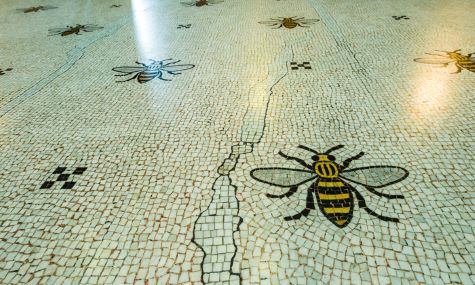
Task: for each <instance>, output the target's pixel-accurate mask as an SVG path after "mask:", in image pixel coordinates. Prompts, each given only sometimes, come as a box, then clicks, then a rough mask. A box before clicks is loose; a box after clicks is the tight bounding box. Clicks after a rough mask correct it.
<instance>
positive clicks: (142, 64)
mask: <svg viewBox="0 0 475 285" xmlns="http://www.w3.org/2000/svg"><path fill="white" fill-rule="evenodd" d="M135 63H137V64H140V65H141V66H144V67H145V66H147V65H146V64H145V63H143V62H139V61H136V62H135Z"/></svg>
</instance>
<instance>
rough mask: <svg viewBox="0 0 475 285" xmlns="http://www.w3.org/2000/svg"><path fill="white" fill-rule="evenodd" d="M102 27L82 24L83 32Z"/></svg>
mask: <svg viewBox="0 0 475 285" xmlns="http://www.w3.org/2000/svg"><path fill="white" fill-rule="evenodd" d="M103 28H104V27H101V26H96V25H84V28H82V30H83V31H85V32H92V31H97V30H100V29H103Z"/></svg>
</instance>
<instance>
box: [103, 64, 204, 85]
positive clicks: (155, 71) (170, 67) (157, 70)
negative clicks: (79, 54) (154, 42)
mask: <svg viewBox="0 0 475 285" xmlns="http://www.w3.org/2000/svg"><path fill="white" fill-rule="evenodd" d="M178 62H180V60H177V61H172V59H171V58H168V59H164V60H160V61H156V60H151V62H150V63H149V64H145V63H142V62H138V61H136V63H137V64H139V65H140V66H120V67H114V68H112V70H113V71H115V72H120V73H123V74H116V75H115V76H130V75H133V76H132V77H131V78H129V79H126V80H119V81H117V82H126V81H130V80H133V79H137V81H138V82H139V83H146V82H149V81H150V80H152V79H155V78H158V79H161V80H165V81H170V80H171V79H165V78H163V73H164V72H165V73H168V74H171V75H177V74H181V71H184V70H188V69H192V68H193V67H195V66H194V65H193V64H176V63H178Z"/></svg>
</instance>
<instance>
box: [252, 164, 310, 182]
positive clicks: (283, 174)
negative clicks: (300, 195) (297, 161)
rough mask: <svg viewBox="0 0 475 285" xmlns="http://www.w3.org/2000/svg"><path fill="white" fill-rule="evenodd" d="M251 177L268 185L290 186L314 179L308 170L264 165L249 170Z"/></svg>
mask: <svg viewBox="0 0 475 285" xmlns="http://www.w3.org/2000/svg"><path fill="white" fill-rule="evenodd" d="M251 177H252V178H254V179H256V180H257V181H259V182H262V183H266V184H269V185H274V186H279V187H292V186H297V185H300V184H304V183H306V182H308V181H310V180H312V179H315V177H316V175H315V173H313V172H312V171H308V170H301V169H291V168H280V167H265V168H256V169H253V170H252V171H251Z"/></svg>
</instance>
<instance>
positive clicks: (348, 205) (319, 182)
mask: <svg viewBox="0 0 475 285" xmlns="http://www.w3.org/2000/svg"><path fill="white" fill-rule="evenodd" d="M298 147H299V148H301V149H304V150H306V151H309V152H311V153H313V155H312V157H311V159H312V160H313V162H312V163H311V164H308V163H307V162H306V161H305V160H303V159H301V158H298V157H292V156H288V155H286V154H284V153H282V152H281V151H279V155H280V156H282V157H283V158H285V159H287V160H292V161H295V162H297V163H298V164H300V165H302V166H303V167H304V168H305V169H292V168H285V167H264V168H256V169H253V170H252V171H251V177H252V178H254V179H256V180H257V181H259V182H262V183H266V184H269V185H273V186H278V187H283V188H289V191H287V192H286V193H284V194H279V195H274V194H266V196H267V197H269V198H280V199H281V198H284V197H290V196H292V195H293V194H295V193H296V192H297V190H298V187H299V186H301V185H304V184H306V183H309V182H311V181H312V183H311V184H310V186H309V187H308V188H307V198H306V206H305V208H304V209H303V210H302V211H300V212H299V213H297V214H295V215H292V216H288V217H285V218H284V220H286V221H289V220H297V219H300V218H301V217H303V216H307V215H308V214H309V213H310V210H314V209H316V208H315V202H314V195H315V197H316V198H317V204H318V208H319V209H320V211H321V212H322V213H323V215H324V216H325V217H326V218H327V219H328V220H329V221H330V222H332V223H333V224H334V225H335V226H337V227H339V228H343V227H345V226H347V225H348V224H349V223H350V222H351V219H352V217H353V208H354V204H355V200H354V196H353V195H355V196H356V200H357V201H358V206H359V207H360V208H362V209H364V210H365V211H366V212H367V213H368V214H370V215H372V216H374V217H377V218H378V219H381V220H383V221H388V222H399V219H398V218H393V217H387V216H383V215H380V214H377V213H376V212H374V211H373V210H371V209H369V208H368V206H367V205H366V201H365V199H364V197H363V195H362V194H361V193H360V192H359V191H358V190H357V189H356V186H353V185H352V184H356V185H359V186H363V187H364V188H365V189H366V190H368V191H369V192H371V193H373V194H375V195H378V196H380V197H384V198H387V199H403V198H404V196H402V195H390V194H385V193H381V192H379V191H376V190H375V189H376V188H383V187H386V186H389V185H391V184H395V183H397V182H400V181H402V180H404V179H405V178H406V177H407V176H408V175H409V172H408V171H407V170H406V169H404V168H402V167H398V166H387V165H376V166H366V167H358V168H353V169H347V168H348V167H349V166H350V163H351V162H352V161H354V160H357V159H360V158H361V157H362V156H363V155H364V153H363V152H360V153H359V154H357V155H355V156H353V157H350V158H347V159H345V160H344V161H343V163H342V164H337V163H336V162H335V157H334V156H333V155H331V154H330V153H331V152H332V151H335V150H337V149H340V148H342V147H343V145H337V146H335V147H332V148H330V149H328V150H327V151H325V152H323V153H321V152H318V151H316V150H313V149H311V148H309V147H306V146H303V145H299V146H298Z"/></svg>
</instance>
